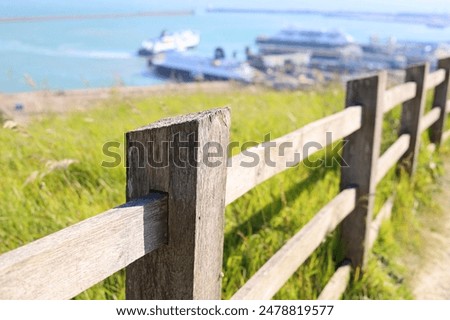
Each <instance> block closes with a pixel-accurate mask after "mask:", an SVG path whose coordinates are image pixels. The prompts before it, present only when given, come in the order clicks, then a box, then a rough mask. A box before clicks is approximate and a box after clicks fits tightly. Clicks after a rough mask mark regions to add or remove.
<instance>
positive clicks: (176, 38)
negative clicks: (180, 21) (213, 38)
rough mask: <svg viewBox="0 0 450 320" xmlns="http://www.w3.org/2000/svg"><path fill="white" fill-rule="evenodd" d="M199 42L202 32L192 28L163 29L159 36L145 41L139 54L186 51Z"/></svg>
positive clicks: (150, 54)
mask: <svg viewBox="0 0 450 320" xmlns="http://www.w3.org/2000/svg"><path fill="white" fill-rule="evenodd" d="M199 43H200V34H198V33H197V32H194V31H192V30H183V31H179V32H167V31H162V32H161V35H160V36H159V37H156V38H152V39H148V40H145V41H143V42H142V45H141V48H140V49H139V51H138V54H139V55H141V56H152V55H156V54H158V53H163V52H167V51H184V50H186V49H191V48H194V47H196V46H198V44H199Z"/></svg>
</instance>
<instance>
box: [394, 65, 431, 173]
mask: <svg viewBox="0 0 450 320" xmlns="http://www.w3.org/2000/svg"><path fill="white" fill-rule="evenodd" d="M429 69H430V66H429V64H428V63H426V64H422V65H416V66H412V67H409V68H408V69H406V77H405V82H408V81H414V82H415V83H416V85H417V91H416V96H415V98H413V99H411V100H408V101H406V102H405V103H403V106H402V116H401V124H400V132H399V136H401V135H402V134H404V133H407V134H409V135H410V137H411V138H410V140H409V141H410V143H409V148H408V150H407V151H406V152H405V154H404V155H403V157H402V158H400V163H402V165H403V167H404V168H405V170H406V172H408V174H409V175H412V174H413V173H414V171H415V170H416V165H417V158H418V156H419V147H420V120H421V118H422V116H423V113H424V108H425V100H426V81H427V75H428V73H429Z"/></svg>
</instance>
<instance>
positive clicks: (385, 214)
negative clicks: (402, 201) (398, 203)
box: [368, 197, 394, 250]
mask: <svg viewBox="0 0 450 320" xmlns="http://www.w3.org/2000/svg"><path fill="white" fill-rule="evenodd" d="M393 206H394V197H390V198H389V199H387V200H386V202H385V203H384V204H383V206H382V207H381V209H380V211H379V212H378V214H377V216H376V218H375V219H374V220H373V221H372V223H371V224H370V236H369V245H368V248H369V250H370V249H372V247H373V244H374V243H375V240H376V239H377V237H378V233H379V232H380V228H381V225H382V223H383V222H384V221H386V220H388V219H390V218H391V214H392V207H393Z"/></svg>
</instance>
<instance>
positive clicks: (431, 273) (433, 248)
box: [412, 160, 450, 299]
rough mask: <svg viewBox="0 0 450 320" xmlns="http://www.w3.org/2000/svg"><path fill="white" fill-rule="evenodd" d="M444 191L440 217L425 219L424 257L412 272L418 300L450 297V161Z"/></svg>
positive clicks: (443, 181)
mask: <svg viewBox="0 0 450 320" xmlns="http://www.w3.org/2000/svg"><path fill="white" fill-rule="evenodd" d="M444 170H445V175H444V176H443V178H442V186H441V190H442V191H441V192H440V193H439V194H438V195H437V198H436V200H437V202H438V203H439V205H440V206H441V208H442V215H441V216H439V217H436V216H434V217H430V218H425V220H426V221H425V222H426V226H427V227H426V228H425V230H424V234H423V235H424V239H427V243H425V245H424V248H425V252H424V253H423V256H422V255H421V259H425V261H424V262H423V264H422V267H421V268H420V270H419V271H418V272H417V273H416V274H413V280H412V287H413V293H414V296H415V298H416V299H450V161H449V160H446V163H445V165H444Z"/></svg>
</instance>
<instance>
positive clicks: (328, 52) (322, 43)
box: [256, 27, 362, 57]
mask: <svg viewBox="0 0 450 320" xmlns="http://www.w3.org/2000/svg"><path fill="white" fill-rule="evenodd" d="M256 44H257V46H258V48H259V51H260V53H261V54H284V53H294V52H305V53H309V54H311V55H312V56H319V57H342V56H346V57H359V56H361V55H362V50H361V47H360V46H359V45H358V44H357V43H356V42H355V40H354V39H353V37H352V36H350V35H348V34H346V33H344V32H341V31H338V30H331V31H320V30H304V29H299V28H296V27H289V28H285V29H282V30H280V31H279V32H278V33H276V34H275V35H273V36H270V37H267V36H259V37H258V38H257V39H256Z"/></svg>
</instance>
